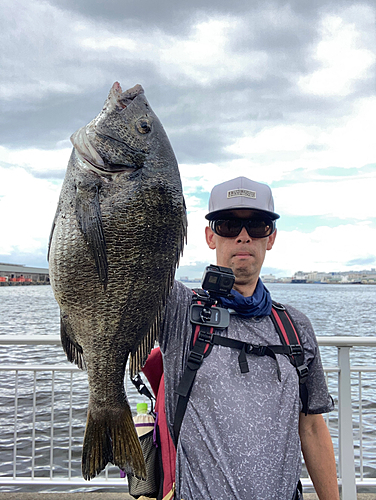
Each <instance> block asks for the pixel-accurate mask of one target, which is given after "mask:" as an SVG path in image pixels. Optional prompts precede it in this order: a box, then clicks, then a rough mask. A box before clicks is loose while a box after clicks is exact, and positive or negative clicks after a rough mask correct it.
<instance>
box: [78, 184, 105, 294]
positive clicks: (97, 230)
mask: <svg viewBox="0 0 376 500" xmlns="http://www.w3.org/2000/svg"><path fill="white" fill-rule="evenodd" d="M76 215H77V220H78V223H79V226H80V229H81V231H82V234H83V235H84V238H85V241H86V242H87V244H88V246H89V249H90V251H91V253H92V255H93V257H94V261H95V266H96V268H97V272H98V276H99V279H100V281H101V283H102V285H103V288H104V290H106V288H107V282H108V262H107V249H106V239H105V236H104V231H103V224H102V213H101V207H100V203H99V188H98V186H97V185H91V186H90V187H88V186H86V185H85V186H81V187H80V186H77V191H76Z"/></svg>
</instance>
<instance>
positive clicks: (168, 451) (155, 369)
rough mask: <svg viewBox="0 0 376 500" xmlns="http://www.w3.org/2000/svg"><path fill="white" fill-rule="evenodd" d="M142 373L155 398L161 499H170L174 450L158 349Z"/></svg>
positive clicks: (173, 486)
mask: <svg viewBox="0 0 376 500" xmlns="http://www.w3.org/2000/svg"><path fill="white" fill-rule="evenodd" d="M142 371H143V373H144V374H145V376H146V378H147V379H148V381H149V383H150V385H151V388H152V389H153V392H154V394H155V397H156V403H155V411H156V413H158V421H157V425H158V430H159V438H160V446H161V454H162V464H163V498H165V497H166V498H172V495H173V493H174V491H175V463H176V448H175V445H174V443H173V441H172V439H171V435H170V432H169V430H168V427H167V420H166V407H165V392H164V373H163V359H162V353H161V350H160V348H159V347H156V348H155V349H153V350H152V351H151V353H150V355H149V357H148V359H147V361H146V363H145V366H144V367H143V369H142ZM169 494H170V495H171V496H170V495H169Z"/></svg>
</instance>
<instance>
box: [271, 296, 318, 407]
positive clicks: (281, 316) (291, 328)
mask: <svg viewBox="0 0 376 500" xmlns="http://www.w3.org/2000/svg"><path fill="white" fill-rule="evenodd" d="M270 318H271V320H272V322H273V324H274V326H275V329H276V330H277V333H278V335H279V338H280V340H281V343H282V345H285V346H288V347H289V348H290V351H291V354H290V356H289V358H290V362H291V363H292V365H293V366H295V368H296V371H297V372H298V376H299V393H300V399H301V401H302V405H303V412H304V413H305V414H306V415H307V412H308V390H307V386H306V384H305V383H306V382H307V379H308V374H309V369H308V366H307V365H306V364H305V362H304V349H303V344H302V341H301V338H300V335H299V330H298V329H297V327H296V326H295V324H294V321H293V319H292V317H291V316H290V314H289V313H288V312H287V310H286V308H285V306H284V305H282V304H279V303H278V302H274V301H273V307H272V313H271V315H270Z"/></svg>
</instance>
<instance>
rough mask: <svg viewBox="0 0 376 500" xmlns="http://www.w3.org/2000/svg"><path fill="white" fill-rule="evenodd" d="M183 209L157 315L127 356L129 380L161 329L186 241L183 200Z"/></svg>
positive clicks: (137, 371)
mask: <svg viewBox="0 0 376 500" xmlns="http://www.w3.org/2000/svg"><path fill="white" fill-rule="evenodd" d="M183 207H184V216H183V217H182V224H181V228H180V235H179V241H178V245H177V250H176V255H175V261H174V262H173V265H172V266H171V269H170V272H169V273H168V276H167V279H166V281H165V283H164V286H163V285H162V287H163V294H162V296H163V299H162V301H161V303H160V307H159V309H158V314H157V316H156V318H155V321H154V323H153V324H152V326H151V328H150V330H149V332H148V333H147V334H146V335H145V336H144V337H143V338H142V340H141V342H140V343H139V345H138V346H137V348H136V349H135V350H134V351H133V352H131V353H130V356H129V370H130V376H131V378H133V377H134V376H135V375H136V374H137V373H139V372H140V371H141V370H142V367H143V366H144V364H145V362H146V360H147V358H148V356H149V354H150V352H151V350H152V349H153V347H154V344H155V342H156V340H157V339H158V335H159V332H160V328H161V320H162V317H163V314H164V306H165V305H166V301H167V297H168V295H169V294H170V292H171V289H172V286H173V284H174V277H175V270H176V267H177V266H178V264H179V260H180V256H181V255H182V253H183V247H184V241H186V239H187V217H186V209H185V202H184V200H183Z"/></svg>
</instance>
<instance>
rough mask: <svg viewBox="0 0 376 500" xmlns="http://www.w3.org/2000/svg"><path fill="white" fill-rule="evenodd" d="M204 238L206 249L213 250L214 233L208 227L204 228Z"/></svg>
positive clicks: (214, 246) (214, 245)
mask: <svg viewBox="0 0 376 500" xmlns="http://www.w3.org/2000/svg"><path fill="white" fill-rule="evenodd" d="M205 238H206V243H207V244H208V247H209V248H211V249H212V250H215V248H216V244H215V233H214V231H213V230H212V229H211V228H210V227H209V226H206V228H205Z"/></svg>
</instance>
